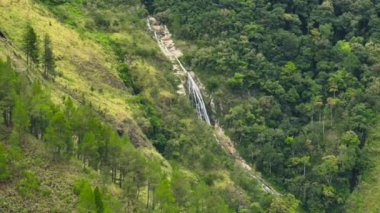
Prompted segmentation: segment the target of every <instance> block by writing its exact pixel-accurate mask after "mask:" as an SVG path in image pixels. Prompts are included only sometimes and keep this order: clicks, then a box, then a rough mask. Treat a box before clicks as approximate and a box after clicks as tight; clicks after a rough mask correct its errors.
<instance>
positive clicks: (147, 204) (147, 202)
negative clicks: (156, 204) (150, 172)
mask: <svg viewBox="0 0 380 213" xmlns="http://www.w3.org/2000/svg"><path fill="white" fill-rule="evenodd" d="M149 195H150V182H149V180H148V189H147V198H146V209H149Z"/></svg>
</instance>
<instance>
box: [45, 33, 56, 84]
mask: <svg viewBox="0 0 380 213" xmlns="http://www.w3.org/2000/svg"><path fill="white" fill-rule="evenodd" d="M43 65H44V75H45V77H46V78H47V77H48V76H49V75H50V76H54V74H55V61H54V54H53V49H52V47H51V40H50V37H49V35H47V34H46V35H45V38H44V55H43Z"/></svg>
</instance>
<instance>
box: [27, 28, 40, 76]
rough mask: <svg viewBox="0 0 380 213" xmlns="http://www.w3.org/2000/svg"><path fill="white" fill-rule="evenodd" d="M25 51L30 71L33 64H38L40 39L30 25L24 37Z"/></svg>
mask: <svg viewBox="0 0 380 213" xmlns="http://www.w3.org/2000/svg"><path fill="white" fill-rule="evenodd" d="M24 51H25V53H26V63H27V66H28V69H29V68H30V66H31V64H32V62H33V63H35V64H38V38H37V34H36V32H35V31H34V29H33V27H32V26H31V25H30V24H28V25H27V26H26V33H25V36H24Z"/></svg>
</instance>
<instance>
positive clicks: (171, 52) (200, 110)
mask: <svg viewBox="0 0 380 213" xmlns="http://www.w3.org/2000/svg"><path fill="white" fill-rule="evenodd" d="M152 21H153V20H152ZM147 25H148V29H149V30H150V31H153V34H154V38H155V39H156V40H157V42H158V45H159V46H160V48H161V49H162V52H163V53H164V54H165V55H166V56H167V57H169V58H170V59H171V60H172V61H173V62H174V63H177V64H178V65H179V67H181V70H182V71H183V73H184V74H185V76H186V81H187V83H186V84H187V94H188V95H189V97H190V100H191V101H192V103H193V104H194V106H195V108H196V110H197V114H198V117H199V118H200V119H202V120H204V121H205V122H206V123H207V124H209V125H211V122H210V117H209V115H208V113H207V109H206V104H205V102H204V100H203V96H202V93H201V90H200V88H199V86H198V84H197V83H196V81H195V80H194V78H193V76H191V74H190V72H189V71H188V70H187V69H186V68H185V67H184V66H183V65H182V63H181V61H180V60H179V59H178V57H177V55H178V51H177V50H176V49H175V48H174V49H173V47H172V49H169V48H170V47H169V45H167V44H166V43H165V41H163V39H162V38H163V37H167V38H169V40H170V33H169V31H168V29H167V28H166V26H165V27H163V26H161V25H156V28H154V27H152V26H151V24H150V20H149V19H148V21H147ZM157 26H158V27H157ZM157 28H158V29H157ZM157 31H158V32H159V33H160V32H161V33H163V34H164V36H162V37H161V35H159V33H157ZM176 52H177V53H176Z"/></svg>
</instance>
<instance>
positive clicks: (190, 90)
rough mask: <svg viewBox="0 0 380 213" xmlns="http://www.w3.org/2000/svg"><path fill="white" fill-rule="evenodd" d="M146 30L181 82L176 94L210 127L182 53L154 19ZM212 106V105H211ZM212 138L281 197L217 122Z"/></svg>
mask: <svg viewBox="0 0 380 213" xmlns="http://www.w3.org/2000/svg"><path fill="white" fill-rule="evenodd" d="M147 26H148V29H149V30H150V31H151V32H152V33H153V34H154V38H155V39H156V41H157V43H158V45H159V47H160V49H161V51H162V53H163V54H164V55H165V56H166V57H168V58H169V59H170V60H171V62H172V64H173V70H174V72H175V73H176V74H177V75H178V76H179V77H180V78H181V80H182V82H181V83H180V84H179V85H178V90H177V93H178V94H180V95H186V94H187V95H188V96H189V97H190V100H191V101H192V103H193V104H194V105H195V108H196V110H197V114H198V117H199V118H200V119H202V120H204V121H205V122H206V123H207V124H208V125H210V126H211V122H210V117H209V115H208V113H207V109H206V105H205V103H204V100H203V96H202V93H201V89H200V86H198V84H199V85H201V84H200V82H197V81H196V80H195V79H194V77H193V76H192V74H191V72H190V71H188V70H187V69H186V68H185V67H184V66H183V64H182V63H181V61H180V60H179V59H178V58H179V57H180V56H182V52H181V51H180V50H179V49H177V48H176V47H175V44H174V42H173V40H172V39H171V34H170V32H169V30H168V29H167V27H166V26H163V25H161V24H160V23H159V22H158V21H157V20H156V19H155V18H154V17H151V16H150V17H148V19H147ZM184 85H186V87H187V88H186V89H187V91H185V88H184ZM211 104H212V103H211ZM214 136H215V139H216V141H217V142H218V144H219V145H220V146H221V147H222V148H223V149H224V150H225V151H226V152H227V153H229V154H230V155H231V156H233V157H234V158H235V160H236V162H237V163H238V164H239V165H240V166H241V167H242V168H243V169H245V170H246V171H248V172H249V174H250V176H251V177H252V178H253V179H255V180H256V181H258V182H259V183H260V184H261V187H262V189H263V190H264V191H265V192H268V193H271V194H273V195H281V194H280V193H278V192H277V191H276V190H275V189H274V188H273V187H272V186H271V185H270V184H269V183H267V182H266V181H265V180H264V179H263V178H261V177H260V175H258V174H257V173H256V171H255V170H254V169H253V168H252V167H251V166H250V165H248V164H247V163H246V161H245V160H244V159H243V158H242V157H241V156H240V155H239V153H238V152H237V150H236V149H235V146H234V144H233V142H232V141H231V139H230V138H229V137H228V136H226V135H225V134H224V131H223V129H222V128H221V127H220V126H219V124H218V122H215V125H214Z"/></svg>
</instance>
